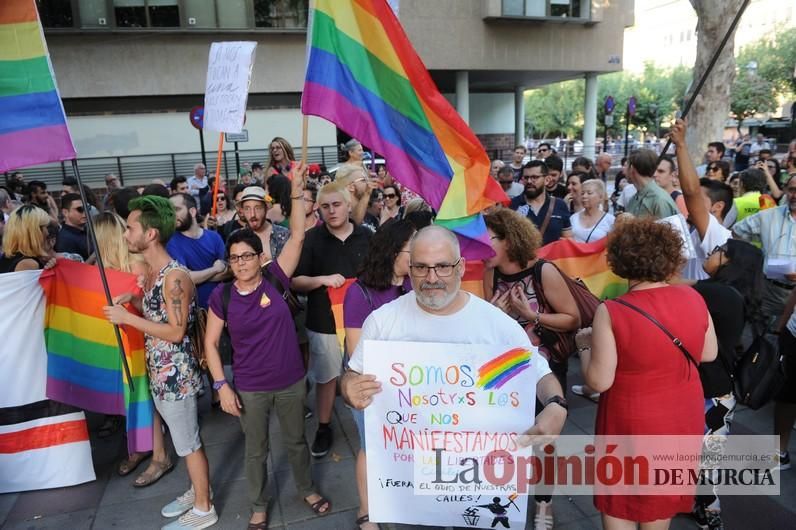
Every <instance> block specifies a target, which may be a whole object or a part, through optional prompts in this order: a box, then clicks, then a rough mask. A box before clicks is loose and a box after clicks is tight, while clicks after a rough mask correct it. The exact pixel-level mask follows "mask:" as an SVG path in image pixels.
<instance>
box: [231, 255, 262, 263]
mask: <svg viewBox="0 0 796 530" xmlns="http://www.w3.org/2000/svg"><path fill="white" fill-rule="evenodd" d="M256 257H257V254H255V253H254V252H244V253H243V254H240V255H237V254H230V255H229V262H230V263H238V262H239V261H240V262H241V263H242V262H244V261H251V260H253V259H254V258H256Z"/></svg>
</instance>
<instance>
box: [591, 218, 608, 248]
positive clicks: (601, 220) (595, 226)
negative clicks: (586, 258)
mask: <svg viewBox="0 0 796 530" xmlns="http://www.w3.org/2000/svg"><path fill="white" fill-rule="evenodd" d="M606 215H608V212H605V213H603V216H602V217H600V220H599V221H597V223H596V224H595V225H594V226H592V227H591V232H589V235H588V236H586V243H588V242H589V239H591V235H592V234H593V233H594V230H595V229H596V228H597V227H598V226H600V223H602V222H603V219H605V216H606Z"/></svg>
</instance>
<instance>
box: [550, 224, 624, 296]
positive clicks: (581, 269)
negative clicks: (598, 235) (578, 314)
mask: <svg viewBox="0 0 796 530" xmlns="http://www.w3.org/2000/svg"><path fill="white" fill-rule="evenodd" d="M605 244H606V238H603V239H600V240H599V241H595V242H593V243H576V242H575V241H572V240H571V239H561V240H559V241H554V242H553V243H549V244H547V245H545V246H543V247H542V248H540V249H539V250H537V251H536V255H537V256H538V257H540V258H544V259H546V260H548V261H552V262H553V263H555V264H556V265H558V268H559V269H561V270H562V271H563V272H564V273H566V274H568V275H569V276H571V277H573V278H580V279H581V280H583V283H585V284H586V286H587V287H588V288H589V290H590V291H591V292H592V293H594V295H595V296H596V297H598V298H599V299H600V300H605V299H606V298H616V297H617V296H620V295H623V294H625V293H626V292H627V280H625V279H623V278H620V277H619V276H617V275H616V274H614V273H613V271H611V269H610V267H609V266H608V262H607V261H606V258H605V256H606V250H605Z"/></svg>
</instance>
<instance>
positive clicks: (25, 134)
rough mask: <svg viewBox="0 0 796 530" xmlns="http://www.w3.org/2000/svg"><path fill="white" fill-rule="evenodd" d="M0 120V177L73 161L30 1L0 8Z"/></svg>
mask: <svg viewBox="0 0 796 530" xmlns="http://www.w3.org/2000/svg"><path fill="white" fill-rule="evenodd" d="M0 116H2V118H0V173H2V172H3V171H8V170H11V169H17V168H20V167H26V166H32V165H35V164H44V163H47V162H56V161H60V160H71V159H73V158H75V148H74V145H73V144H72V138H71V137H70V136H69V129H68V128H67V126H66V116H65V115H64V108H63V106H62V105H61V97H60V96H59V94H58V87H57V86H56V84H55V74H54V73H53V68H52V64H51V63H50V56H49V53H48V51H47V43H46V42H45V40H44V34H43V33H42V29H41V24H40V23H39V14H38V11H37V10H36V2H35V1H34V0H3V1H2V2H0Z"/></svg>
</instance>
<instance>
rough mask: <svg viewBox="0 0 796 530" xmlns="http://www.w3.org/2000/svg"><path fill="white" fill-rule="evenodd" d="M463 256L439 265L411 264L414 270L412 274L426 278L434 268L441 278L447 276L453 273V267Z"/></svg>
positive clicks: (410, 266)
mask: <svg viewBox="0 0 796 530" xmlns="http://www.w3.org/2000/svg"><path fill="white" fill-rule="evenodd" d="M461 261H462V258H459V259H457V260H456V263H440V264H439V265H409V268H410V269H411V270H412V276H414V277H415V278H425V277H426V276H428V273H429V272H431V270H432V269H433V270H434V272H435V273H436V275H437V276H438V277H440V278H447V277H448V276H450V275H451V274H453V269H455V268H456V266H457V265H458V264H459V263H461Z"/></svg>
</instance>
